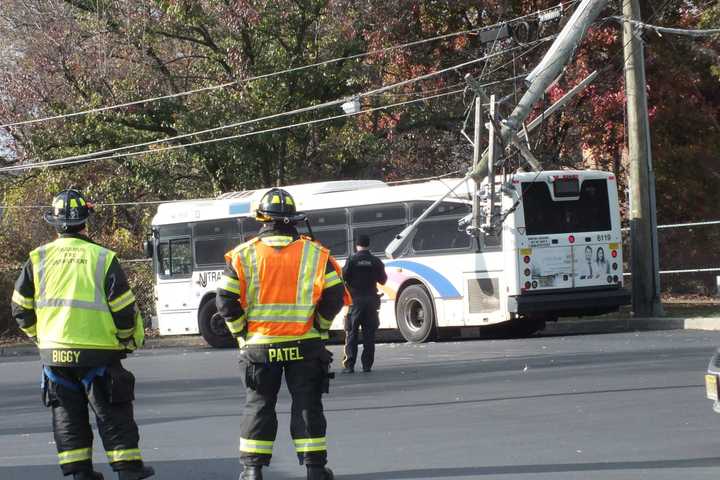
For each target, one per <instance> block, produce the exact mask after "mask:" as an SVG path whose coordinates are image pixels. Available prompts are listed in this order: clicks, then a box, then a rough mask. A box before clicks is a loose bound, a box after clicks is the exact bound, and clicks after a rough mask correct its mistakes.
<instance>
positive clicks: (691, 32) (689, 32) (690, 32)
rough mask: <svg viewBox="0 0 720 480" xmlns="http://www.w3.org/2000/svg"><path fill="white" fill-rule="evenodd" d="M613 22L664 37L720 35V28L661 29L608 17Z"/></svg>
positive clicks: (655, 26)
mask: <svg viewBox="0 0 720 480" xmlns="http://www.w3.org/2000/svg"><path fill="white" fill-rule="evenodd" d="M608 18H610V19H612V20H617V21H618V22H620V23H625V22H627V23H630V24H632V25H634V26H636V27H639V28H641V29H643V30H652V31H654V32H656V33H657V34H659V35H660V36H662V35H661V34H663V33H667V34H670V35H682V36H686V37H707V36H711V35H720V28H711V29H690V28H671V27H661V26H659V25H651V24H649V23H645V22H641V21H640V20H633V19H631V18H627V17H624V16H619V15H615V16H611V17H608Z"/></svg>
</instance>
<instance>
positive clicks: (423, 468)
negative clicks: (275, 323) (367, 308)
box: [0, 330, 720, 480]
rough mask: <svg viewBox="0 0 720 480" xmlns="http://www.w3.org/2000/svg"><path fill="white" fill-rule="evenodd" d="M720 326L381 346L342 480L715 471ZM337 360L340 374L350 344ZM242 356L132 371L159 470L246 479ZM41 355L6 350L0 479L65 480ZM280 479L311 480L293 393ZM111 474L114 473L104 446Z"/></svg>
mask: <svg viewBox="0 0 720 480" xmlns="http://www.w3.org/2000/svg"><path fill="white" fill-rule="evenodd" d="M717 345H720V333H718V332H704V331H682V330H675V331H655V332H639V333H618V334H605V335H583V336H565V337H538V338H532V339H522V340H485V341H462V342H443V343H432V344H426V345H408V344H399V343H397V344H383V345H379V346H378V351H377V364H376V370H375V371H373V372H372V373H370V374H363V373H356V374H354V375H338V378H337V379H336V380H335V381H334V383H333V385H332V387H331V388H332V390H331V394H330V395H329V396H327V397H326V402H325V407H326V410H327V417H328V423H329V428H328V442H329V444H330V452H329V455H330V466H331V467H333V468H334V469H335V471H336V473H337V476H336V478H338V479H339V480H391V479H469V478H482V479H503V480H506V479H532V480H538V479H554V480H564V479H623V480H627V479H653V480H658V479H673V480H675V479H680V478H682V479H705V478H707V479H713V480H716V479H717V477H718V475H720V415H717V414H715V413H713V412H712V409H711V404H710V401H709V400H706V399H705V392H704V386H703V374H704V372H705V369H706V367H707V362H708V360H709V358H710V356H711V354H712V352H713V350H714V348H715V346H717ZM332 349H333V350H334V351H335V352H336V355H335V357H336V362H335V366H336V368H337V367H338V365H337V364H338V360H337V359H338V357H339V356H340V354H339V347H338V346H333V347H332ZM235 357H236V354H235V352H233V351H227V350H226V351H211V350H187V351H186V350H178V349H176V350H157V351H150V352H146V353H140V354H138V355H137V356H136V357H135V358H132V359H129V360H128V361H127V362H126V366H127V367H128V368H130V369H131V370H133V371H134V372H135V374H136V376H137V379H138V384H137V403H136V414H137V418H138V421H139V424H140V428H141V435H142V443H141V448H142V449H143V452H144V455H145V457H146V460H147V461H148V462H149V463H150V464H152V465H153V466H154V467H155V468H156V470H157V472H158V475H157V477H156V478H158V479H165V480H168V479H172V480H186V479H187V480H190V479H192V480H200V479H208V480H210V479H235V478H237V475H238V473H239V471H240V467H239V464H238V461H237V443H238V425H239V420H240V412H241V409H242V405H243V391H242V388H241V385H240V382H239V376H238V370H237V367H236V360H235ZM39 370H40V365H39V362H38V360H37V359H36V358H34V357H20V358H3V359H0V479H2V480H15V479H23V480H36V479H43V480H46V479H55V478H58V479H59V478H61V476H60V473H59V470H58V468H57V466H56V464H55V462H56V455H55V446H54V444H53V443H52V435H51V433H50V428H49V425H50V413H49V412H48V411H46V409H45V408H43V407H42V406H41V405H40V395H39V387H38V380H39ZM278 411H279V414H280V415H279V416H280V428H279V432H278V441H277V442H276V446H275V457H274V460H273V465H272V466H271V468H270V469H266V470H265V478H266V480H288V479H298V480H299V479H303V478H305V477H304V468H301V467H299V466H298V465H297V462H296V457H295V455H294V453H293V450H292V444H291V442H290V439H289V433H288V431H289V427H288V425H289V422H288V412H289V398H288V396H287V393H286V391H285V389H283V393H282V396H281V399H280V402H279V405H278ZM95 458H96V462H97V468H98V469H99V470H100V471H102V472H104V473H105V475H106V478H108V479H110V478H115V477H114V476H112V475H110V469H109V468H108V465H107V464H106V463H105V460H104V455H103V452H102V449H101V446H100V444H99V441H98V440H97V439H96V445H95Z"/></svg>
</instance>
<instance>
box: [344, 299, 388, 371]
mask: <svg viewBox="0 0 720 480" xmlns="http://www.w3.org/2000/svg"><path fill="white" fill-rule="evenodd" d="M378 304H379V302H378V297H377V295H373V296H371V297H368V296H362V297H361V296H357V297H356V296H353V304H352V305H351V306H350V311H349V312H348V314H347V318H346V321H345V358H344V359H343V367H346V368H354V367H355V361H356V360H357V353H358V341H359V336H360V333H359V331H360V329H362V338H363V351H362V356H361V358H360V363H362V367H363V369H367V370H369V369H370V368H372V366H373V363H374V362H375V332H377V329H378V326H379V325H380V319H379V317H378V307H379V305H378Z"/></svg>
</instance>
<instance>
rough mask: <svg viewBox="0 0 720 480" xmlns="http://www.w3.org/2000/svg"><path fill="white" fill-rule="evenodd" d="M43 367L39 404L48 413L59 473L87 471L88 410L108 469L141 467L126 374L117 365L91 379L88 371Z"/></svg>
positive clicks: (132, 382) (89, 458) (90, 439)
mask: <svg viewBox="0 0 720 480" xmlns="http://www.w3.org/2000/svg"><path fill="white" fill-rule="evenodd" d="M45 368H47V369H49V374H47V375H46V373H45V372H44V373H43V376H44V388H43V392H44V395H43V400H44V403H45V405H46V406H48V407H50V408H51V409H52V417H53V433H54V436H55V444H56V446H57V451H58V458H59V461H60V468H61V469H62V472H63V474H64V475H71V474H73V473H76V472H81V471H92V444H93V433H92V429H91V428H90V422H89V418H88V415H89V414H88V406H89V407H90V408H91V409H92V411H93V412H94V413H95V419H96V421H97V427H98V430H99V432H100V437H101V438H102V443H103V447H104V448H105V452H106V454H107V457H108V461H109V462H110V465H111V466H112V468H113V470H115V471H119V470H125V469H129V468H136V467H137V466H139V465H141V457H140V450H139V449H138V441H139V435H138V428H137V424H136V423H135V420H134V418H133V406H132V400H133V399H134V389H135V378H134V377H133V375H132V373H130V372H129V371H127V370H125V369H124V368H123V367H122V366H121V365H120V361H117V362H114V363H113V364H111V365H108V366H107V367H106V368H105V371H104V372H103V374H102V375H100V376H94V378H93V375H92V373H91V372H92V371H93V369H92V368H88V367H45ZM89 373H90V376H88V374H89ZM95 373H97V371H96V372H95ZM83 380H85V382H84V383H83Z"/></svg>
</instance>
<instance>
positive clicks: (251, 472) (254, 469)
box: [240, 465, 263, 480]
mask: <svg viewBox="0 0 720 480" xmlns="http://www.w3.org/2000/svg"><path fill="white" fill-rule="evenodd" d="M240 480H263V476H262V467H261V466H259V465H245V468H244V470H243V472H242V473H241V474H240Z"/></svg>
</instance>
